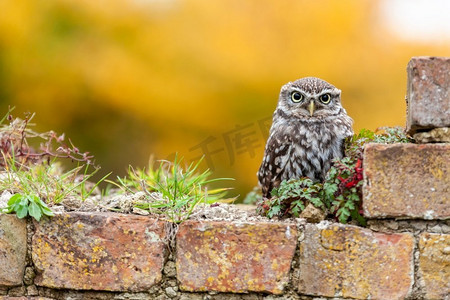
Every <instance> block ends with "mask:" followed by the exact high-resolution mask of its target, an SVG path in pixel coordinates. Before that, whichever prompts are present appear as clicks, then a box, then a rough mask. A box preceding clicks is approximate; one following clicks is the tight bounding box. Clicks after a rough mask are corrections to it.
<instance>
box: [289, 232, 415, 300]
mask: <svg viewBox="0 0 450 300" xmlns="http://www.w3.org/2000/svg"><path fill="white" fill-rule="evenodd" d="M413 249H414V238H413V236H412V235H411V234H409V233H398V234H384V233H375V232H373V231H371V230H368V229H363V228H361V227H356V226H351V225H337V224H334V225H332V224H324V223H320V224H318V225H313V224H307V225H306V228H305V238H304V239H303V240H302V241H301V242H300V274H299V284H298V290H299V291H298V292H299V293H301V294H307V295H313V296H325V297H344V298H347V297H348V298H356V299H404V298H405V297H406V296H408V295H409V293H410V291H411V288H412V284H413V271H414V266H413Z"/></svg>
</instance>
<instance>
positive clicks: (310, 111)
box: [308, 100, 314, 117]
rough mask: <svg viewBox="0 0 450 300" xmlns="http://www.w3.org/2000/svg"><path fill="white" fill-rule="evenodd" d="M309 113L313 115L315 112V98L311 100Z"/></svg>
mask: <svg viewBox="0 0 450 300" xmlns="http://www.w3.org/2000/svg"><path fill="white" fill-rule="evenodd" d="M308 107H309V114H310V116H311V117H312V115H313V114H314V100H311V102H309V106H308Z"/></svg>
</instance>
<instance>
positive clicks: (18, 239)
mask: <svg viewBox="0 0 450 300" xmlns="http://www.w3.org/2000/svg"><path fill="white" fill-rule="evenodd" d="M26 254H27V223H26V221H25V220H23V219H22V220H20V219H18V218H17V217H16V216H15V215H5V214H1V213H0V286H16V285H21V284H22V278H23V273H24V271H25V258H26Z"/></svg>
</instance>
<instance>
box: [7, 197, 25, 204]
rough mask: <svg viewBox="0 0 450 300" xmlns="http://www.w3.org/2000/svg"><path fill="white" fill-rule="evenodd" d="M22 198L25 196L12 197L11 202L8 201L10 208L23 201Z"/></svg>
mask: <svg viewBox="0 0 450 300" xmlns="http://www.w3.org/2000/svg"><path fill="white" fill-rule="evenodd" d="M22 197H23V196H22V195H21V194H14V195H12V196H11V198H9V200H8V206H12V205H13V204H15V203H16V202H20V200H22Z"/></svg>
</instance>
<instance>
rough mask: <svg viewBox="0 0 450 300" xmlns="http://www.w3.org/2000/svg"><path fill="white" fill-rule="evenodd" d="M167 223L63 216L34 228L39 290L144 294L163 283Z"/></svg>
mask: <svg viewBox="0 0 450 300" xmlns="http://www.w3.org/2000/svg"><path fill="white" fill-rule="evenodd" d="M164 225H165V222H163V221H158V220H155V219H152V218H149V217H145V216H135V215H122V214H115V213H64V214H58V215H56V216H55V217H53V218H52V219H50V220H46V221H43V222H42V221H41V222H40V223H37V222H36V223H35V226H36V233H35V235H34V236H33V242H32V243H33V251H32V257H33V262H34V264H35V266H36V269H37V273H38V274H37V277H36V279H35V283H36V285H39V286H45V287H50V288H58V289H76V290H80V289H83V290H105V291H133V292H136V291H145V290H148V289H149V288H150V287H151V286H153V285H155V284H157V283H159V282H160V281H161V278H162V273H161V272H162V268H163V265H164V259H165V244H164V242H163V241H164V239H165V237H166V236H165V230H164Z"/></svg>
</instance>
